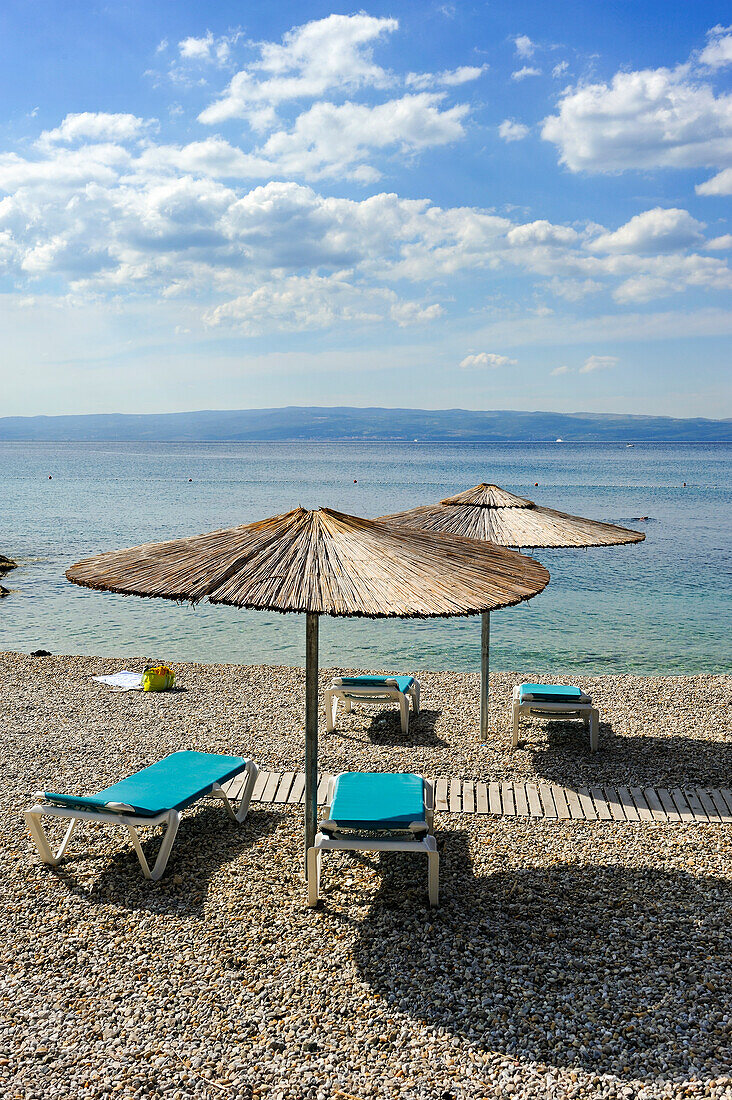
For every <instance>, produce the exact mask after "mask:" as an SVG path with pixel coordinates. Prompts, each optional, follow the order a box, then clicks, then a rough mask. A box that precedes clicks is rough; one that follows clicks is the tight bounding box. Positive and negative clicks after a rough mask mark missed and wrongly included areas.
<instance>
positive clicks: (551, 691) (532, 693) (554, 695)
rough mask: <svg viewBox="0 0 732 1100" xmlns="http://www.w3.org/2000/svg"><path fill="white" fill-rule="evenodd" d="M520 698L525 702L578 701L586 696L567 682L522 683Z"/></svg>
mask: <svg viewBox="0 0 732 1100" xmlns="http://www.w3.org/2000/svg"><path fill="white" fill-rule="evenodd" d="M520 698H521V701H522V702H527V703H530V702H536V703H579V702H581V701H582V700H583V699H587V698H588V697H587V696H586V695H585V694H584V692H582V691H581V690H580V688H578V687H571V686H570V685H569V684H522V685H521V688H520Z"/></svg>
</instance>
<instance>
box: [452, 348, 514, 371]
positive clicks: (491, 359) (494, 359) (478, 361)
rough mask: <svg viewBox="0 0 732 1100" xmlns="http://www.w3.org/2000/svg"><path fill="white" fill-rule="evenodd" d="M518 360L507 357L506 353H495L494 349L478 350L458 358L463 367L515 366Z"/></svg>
mask: <svg viewBox="0 0 732 1100" xmlns="http://www.w3.org/2000/svg"><path fill="white" fill-rule="evenodd" d="M517 362H518V360H516V359H509V358H508V356H507V355H497V354H496V353H495V352H494V351H479V352H477V353H476V354H474V355H466V356H465V358H464V359H461V360H460V366H461V367H462V368H463V369H466V370H467V369H469V368H471V367H491V368H493V369H496V368H497V367H515V366H516V363H517Z"/></svg>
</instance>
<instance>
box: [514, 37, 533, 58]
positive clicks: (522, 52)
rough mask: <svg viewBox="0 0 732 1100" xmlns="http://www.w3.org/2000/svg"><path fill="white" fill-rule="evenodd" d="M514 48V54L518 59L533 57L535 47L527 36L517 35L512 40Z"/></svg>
mask: <svg viewBox="0 0 732 1100" xmlns="http://www.w3.org/2000/svg"><path fill="white" fill-rule="evenodd" d="M513 43H514V46H515V47H516V53H517V54H518V56H519V57H533V55H534V51H535V50H536V45H535V43H534V42H532V41H531V39H530V38H529V36H528V34H518V35H516V37H515V38H514V40H513Z"/></svg>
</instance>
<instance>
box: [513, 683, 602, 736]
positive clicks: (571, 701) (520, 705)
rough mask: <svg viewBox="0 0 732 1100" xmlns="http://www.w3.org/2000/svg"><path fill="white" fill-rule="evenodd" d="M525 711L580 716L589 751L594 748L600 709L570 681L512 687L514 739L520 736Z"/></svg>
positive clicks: (537, 714)
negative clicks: (521, 720)
mask: <svg viewBox="0 0 732 1100" xmlns="http://www.w3.org/2000/svg"><path fill="white" fill-rule="evenodd" d="M522 713H526V714H529V715H531V716H532V717H535V718H581V719H582V721H583V722H584V725H585V729H587V730H589V733H590V752H597V746H598V741H599V727H600V712H599V711H598V709H597V708H596V707H593V705H592V699H591V698H590V696H589V695H585V693H584V692H583V691H581V690H580V688H578V687H572V686H571V685H569V684H519V685H518V686H517V687H515V688H514V689H513V740H512V743H511V747H512V748H514V749H515V748H516V746H517V745H518V739H519V717H520V715H521V714H522Z"/></svg>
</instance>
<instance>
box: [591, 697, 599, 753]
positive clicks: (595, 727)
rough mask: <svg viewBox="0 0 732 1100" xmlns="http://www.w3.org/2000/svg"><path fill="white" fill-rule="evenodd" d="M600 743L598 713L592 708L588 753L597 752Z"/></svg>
mask: <svg viewBox="0 0 732 1100" xmlns="http://www.w3.org/2000/svg"><path fill="white" fill-rule="evenodd" d="M599 743H600V712H599V710H597V708H596V707H593V708H592V710H591V712H590V752H597V748H598V745H599Z"/></svg>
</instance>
